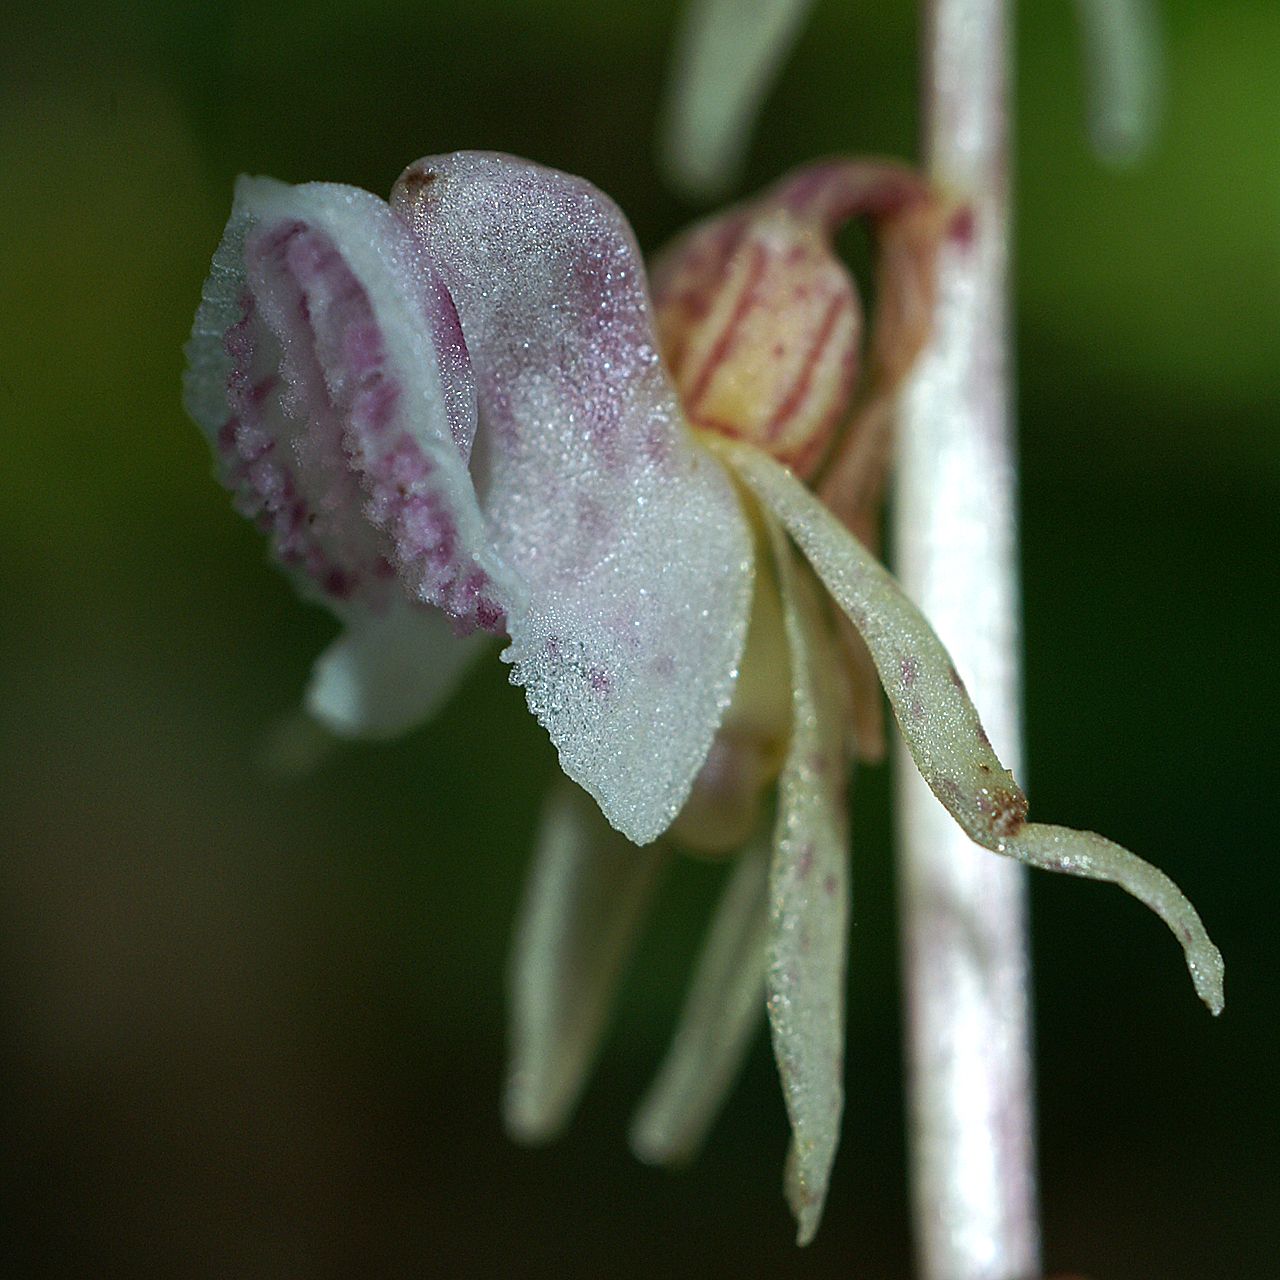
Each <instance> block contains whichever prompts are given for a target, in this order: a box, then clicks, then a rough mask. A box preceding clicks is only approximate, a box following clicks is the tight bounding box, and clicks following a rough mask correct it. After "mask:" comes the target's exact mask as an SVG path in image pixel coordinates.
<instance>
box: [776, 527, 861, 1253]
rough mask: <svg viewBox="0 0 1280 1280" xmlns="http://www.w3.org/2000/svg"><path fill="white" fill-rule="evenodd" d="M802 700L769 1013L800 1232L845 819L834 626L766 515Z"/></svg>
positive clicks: (814, 1187) (842, 879)
mask: <svg viewBox="0 0 1280 1280" xmlns="http://www.w3.org/2000/svg"><path fill="white" fill-rule="evenodd" d="M766 520H767V524H768V527H769V533H770V538H771V541H772V543H773V547H774V557H775V563H776V565H777V567H778V581H779V586H780V587H781V593H782V606H783V615H784V618H785V620H786V627H787V641H788V643H789V644H790V647H791V668H792V670H791V689H792V702H793V706H794V711H795V717H794V722H793V726H792V732H791V745H790V748H789V749H788V752H787V760H786V763H785V765H784V766H783V770H782V776H781V777H780V778H779V779H778V821H777V829H776V831H775V834H774V852H773V863H772V866H771V868H770V873H769V901H770V906H771V915H770V929H769V1004H768V1008H769V1022H770V1025H771V1027H772V1030H773V1050H774V1055H775V1057H776V1058H777V1060H778V1073H779V1075H780V1076H781V1078H782V1092H783V1097H784V1099H785V1100H786V1104H787V1116H788V1118H789V1119H790V1121H791V1133H792V1139H791V1151H790V1153H789V1154H788V1157H787V1171H786V1191H787V1199H788V1201H789V1202H790V1204H791V1210H792V1212H793V1213H794V1214H795V1215H796V1221H797V1223H798V1226H799V1243H800V1244H802V1245H803V1244H808V1243H809V1241H810V1240H812V1239H813V1235H814V1232H815V1231H816V1230H817V1229H818V1222H819V1220H820V1219H821V1217H822V1208H823V1204H824V1203H825V1200H826V1195H827V1184H828V1182H829V1181H830V1177H831V1166H832V1163H833V1161H834V1160H835V1154H836V1147H837V1146H838V1144H839V1142H840V1116H841V1112H842V1110H843V1107H844V987H845V959H846V951H847V943H848V933H849V872H848V864H849V830H848V821H847V817H846V812H847V803H848V802H847V797H846V762H845V755H844V724H843V721H842V719H841V715H840V710H841V707H842V705H843V698H842V691H841V688H840V684H839V671H838V666H837V663H838V658H837V656H836V653H835V648H834V637H833V636H832V635H831V634H830V632H829V629H828V628H829V624H828V622H827V620H826V619H825V618H824V617H823V616H822V612H821V608H820V606H819V604H818V601H817V600H816V599H815V596H814V591H813V588H812V586H811V585H810V582H809V580H808V579H807V578H806V577H805V576H804V574H803V571H801V570H800V569H799V568H798V566H797V565H796V564H795V563H794V562H793V559H792V557H793V554H794V553H793V552H792V550H791V547H790V545H789V543H788V542H787V539H786V536H785V535H784V534H783V532H782V530H781V529H780V528H779V527H778V525H777V523H776V521H774V520H773V519H772V517H768V516H767V517H766Z"/></svg>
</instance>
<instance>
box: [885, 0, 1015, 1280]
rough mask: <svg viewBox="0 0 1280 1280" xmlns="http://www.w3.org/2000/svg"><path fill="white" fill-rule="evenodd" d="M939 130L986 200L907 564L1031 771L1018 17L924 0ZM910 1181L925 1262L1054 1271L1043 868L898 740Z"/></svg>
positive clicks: (980, 201)
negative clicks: (1034, 954) (1002, 847)
mask: <svg viewBox="0 0 1280 1280" xmlns="http://www.w3.org/2000/svg"><path fill="white" fill-rule="evenodd" d="M926 16H927V19H928V21H927V24H926V26H927V31H926V50H925V65H924V119H925V124H924V130H925V136H924V146H925V155H926V162H927V165H928V168H929V171H930V173H931V175H932V176H933V177H934V179H935V180H936V181H938V182H939V183H940V184H941V185H942V187H943V188H944V189H945V190H946V192H947V193H948V194H949V195H950V196H951V197H952V198H954V199H955V200H956V201H958V202H960V203H961V204H962V205H964V206H967V207H968V208H969V209H970V210H971V217H967V216H966V217H963V218H961V219H960V221H959V222H957V223H956V224H955V225H954V226H953V229H952V234H951V235H950V236H949V237H948V239H947V241H946V243H945V244H944V246H943V249H942V255H941V260H940V266H939V281H938V284H939V292H938V307H937V313H936V322H935V332H934V335H933V338H932V341H931V343H930V346H929V348H928V350H927V351H926V352H925V354H924V355H923V357H922V358H921V362H920V367H919V370H918V372H917V374H916V375H915V376H914V377H913V379H912V382H911V385H910V387H909V389H908V392H907V394H906V396H905V397H904V403H903V409H902V421H901V424H900V445H899V450H900V452H899V457H898V466H897V482H896V500H895V507H894V530H895V542H896V547H897V564H896V570H897V574H898V577H899V579H900V580H901V582H902V584H903V586H904V587H905V589H906V591H907V593H908V594H909V595H910V596H911V597H912V598H913V599H914V600H915V601H916V603H917V604H918V605H919V606H920V607H921V609H922V610H923V612H924V614H925V616H926V617H928V618H929V620H930V621H931V622H932V624H933V626H934V627H935V628H936V630H937V632H938V634H939V636H940V637H941V638H942V640H943V642H944V643H945V644H946V645H947V647H948V648H949V649H950V651H951V654H952V657H953V658H954V660H955V664H956V667H957V669H958V670H959V672H960V674H961V676H962V677H963V679H964V681H965V684H966V685H967V686H968V689H969V692H970V694H971V695H972V697H973V700H974V702H975V703H976V705H977V708H978V711H979V712H980V714H981V716H982V719H983V722H984V723H985V725H986V726H987V729H988V732H989V734H990V736H991V739H992V742H993V744H994V746H995V748H996V751H997V752H998V753H999V755H1000V757H1001V759H1002V760H1004V761H1005V763H1006V764H1007V765H1009V766H1010V768H1011V769H1012V770H1013V772H1014V773H1015V774H1016V775H1017V776H1018V777H1019V778H1020V779H1022V778H1023V770H1022V768H1021V761H1022V743H1021V716H1020V711H1019V703H1020V685H1021V681H1020V674H1019V661H1018V647H1019V635H1018V630H1019V628H1018V586H1017V555H1016V547H1017V534H1016V522H1015V511H1014V507H1015V496H1016V471H1015V465H1014V458H1013V447H1012V443H1011V405H1010V401H1011V393H1010V374H1011V367H1010V366H1011V358H1010V346H1009V333H1008V304H1007V290H1008V258H1009V211H1008V134H1009V129H1010V119H1009V105H1008V101H1007V97H1006V93H1007V73H1008V64H1009V57H1010V50H1009V46H1010V32H1009V16H1008V12H1007V6H1006V4H1005V3H1004V0H926ZM898 765H899V768H898V780H897V788H898V800H899V805H898V813H899V815H900V848H899V857H900V868H901V869H900V895H901V904H902V914H903V929H902V934H903V941H902V946H903V966H904V971H905V987H906V1004H907V1026H906V1039H907V1058H908V1076H909V1085H908V1090H909V1097H908V1107H909V1125H910V1142H911V1153H910V1159H911V1168H912V1174H911V1179H912V1197H913V1205H914V1215H915V1224H916V1225H915V1231H916V1245H917V1252H918V1256H919V1271H920V1274H921V1276H922V1277H923V1278H924V1280H1030V1278H1031V1277H1035V1276H1038V1275H1039V1274H1040V1264H1039V1228H1038V1223H1037V1202H1036V1185H1035V1167H1034V1140H1033V1100H1032V1083H1031V1062H1030V1047H1029V1019H1030V1009H1029V997H1028V989H1027V980H1028V960H1027V950H1026V903H1025V875H1026V873H1025V870H1024V868H1023V867H1021V866H1019V865H1018V864H1017V863H1015V862H1012V861H1010V860H1008V859H1005V858H999V857H993V856H992V855H991V854H990V853H989V852H987V851H986V850H984V849H979V848H978V847H976V846H975V845H974V844H972V843H971V842H970V841H969V839H968V837H966V836H965V835H964V834H963V833H962V832H961V831H960V829H959V828H958V827H957V826H956V825H955V823H954V822H953V821H952V820H951V818H950V817H948V815H947V814H946V812H945V811H944V810H943V808H942V806H941V805H940V804H939V803H938V801H937V800H935V799H934V797H933V796H932V795H931V794H930V792H929V790H928V788H927V787H926V786H925V785H924V783H923V782H922V780H921V778H920V776H919V774H918V773H917V772H916V770H915V768H914V767H913V766H912V764H911V762H910V760H909V759H908V758H907V756H906V753H905V751H901V750H900V751H899V758H898Z"/></svg>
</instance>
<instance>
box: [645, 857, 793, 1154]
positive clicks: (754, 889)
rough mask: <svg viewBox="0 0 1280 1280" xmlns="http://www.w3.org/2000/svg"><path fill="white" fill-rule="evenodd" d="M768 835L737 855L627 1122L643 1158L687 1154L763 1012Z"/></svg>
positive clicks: (715, 1108) (735, 1069)
mask: <svg viewBox="0 0 1280 1280" xmlns="http://www.w3.org/2000/svg"><path fill="white" fill-rule="evenodd" d="M770 845H771V841H770V839H769V838H768V837H767V836H765V837H758V838H757V839H756V840H754V841H753V842H752V843H751V844H750V845H748V846H747V848H746V849H744V850H743V851H742V852H741V853H739V854H738V855H737V858H736V862H735V865H734V868H733V871H732V873H731V875H730V878H729V881H728V883H727V884H726V886H725V889H724V892H723V893H722V895H721V897H720V902H719V904H718V905H717V907H716V912H715V917H714V919H713V920H712V922H711V928H710V929H709V931H708V933H707V939H706V942H705V943H704V944H703V948H702V953H701V955H699V957H698V963H697V967H696V969H695V970H694V976H693V982H692V984H691V985H690V987H689V994H688V996H687V997H686V999H685V1004H684V1009H683V1010H682V1011H681V1014H680V1023H679V1025H678V1027H677V1029H676V1033H675V1037H674V1039H673V1040H672V1042H671V1048H670V1049H669V1050H668V1052H667V1056H666V1058H665V1059H664V1061H663V1063H662V1067H661V1069H660V1070H659V1072H658V1076H657V1079H656V1080H655V1081H654V1083H653V1085H652V1087H651V1088H650V1090H649V1092H648V1094H647V1095H646V1096H645V1099H644V1101H643V1102H642V1103H641V1105H640V1110H639V1112H638V1113H637V1115H636V1118H635V1121H634V1123H633V1124H632V1126H631V1148H632V1150H633V1151H634V1152H635V1153H636V1155H637V1156H638V1157H639V1158H640V1159H641V1160H645V1161H647V1162H648V1163H650V1164H677V1163H680V1162H683V1161H685V1160H689V1159H692V1157H693V1156H694V1155H696V1154H697V1151H698V1148H699V1147H700V1146H701V1145H702V1141H703V1139H704V1138H705V1137H706V1133H707V1130H708V1129H709V1128H710V1127H711V1124H712V1122H713V1121H714V1120H715V1118H716V1113H717V1111H718V1110H719V1109H720V1104H721V1103H722V1102H723V1101H724V1097H725V1095H726V1093H728V1091H729V1089H730V1088H731V1087H732V1085H733V1082H734V1079H735V1078H736V1076H737V1074H738V1071H739V1069H740V1068H741V1066H742V1060H743V1058H744V1057H745V1056H746V1053H747V1050H748V1049H749V1048H750V1047H751V1041H752V1039H753V1037H754V1036H755V1033H756V1030H757V1028H758V1027H759V1026H760V1020H761V1018H762V1017H763V1016H764V997H765V963H766V961H765V946H766V934H767V930H768V924H769V909H768V899H767V896H766V893H767V885H768V875H769V857H770Z"/></svg>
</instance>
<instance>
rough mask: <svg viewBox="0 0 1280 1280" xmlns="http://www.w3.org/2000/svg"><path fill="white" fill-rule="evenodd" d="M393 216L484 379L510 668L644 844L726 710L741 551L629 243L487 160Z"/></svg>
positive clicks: (716, 471)
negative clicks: (420, 249)
mask: <svg viewBox="0 0 1280 1280" xmlns="http://www.w3.org/2000/svg"><path fill="white" fill-rule="evenodd" d="M392 204H393V206H394V208H395V209H396V210H397V212H399V213H400V214H401V216H402V217H403V218H404V219H405V220H406V221H407V222H408V223H409V224H410V225H412V227H413V228H414V230H415V232H416V234H417V236H418V237H419V240H420V242H421V243H422V244H423V246H424V247H425V249H426V251H427V253H428V254H429V256H430V258H431V261H432V262H433V263H434V264H435V266H436V268H437V269H438V270H439V272H440V276H441V278H442V280H443V282H444V284H445V286H446V288H447V289H448V291H449V294H450V296H451V297H452V299H453V302H454V304H455V305H456V307H457V313H458V318H459V321H460V323H461V327H462V333H463V337H464V339H465V343H466V348H467V350H468V352H469V353H470V358H471V362H472V365H473V367H474V369H475V376H476V395H477V401H478V406H479V412H480V420H481V424H482V425H481V429H480V432H479V434H478V436H477V440H476V445H475V449H474V451H473V459H472V469H473V471H474V473H475V475H476V487H477V491H478V493H479V495H480V501H481V504H482V507H483V511H484V515H485V521H486V524H487V527H488V529H489V532H490V535H491V537H492V539H493V545H494V547H495V549H496V551H497V553H498V554H500V555H501V557H502V560H503V562H504V563H506V564H509V565H510V566H511V568H512V570H513V572H514V573H515V574H517V575H518V577H519V579H520V580H521V582H522V583H523V584H524V585H525V587H526V591H527V594H526V597H525V600H526V605H525V607H524V608H523V609H520V610H516V609H510V610H508V630H509V632H510V635H511V645H510V647H509V648H508V649H507V650H506V652H505V653H504V654H503V658H504V660H506V661H508V662H510V663H511V664H512V667H513V670H512V679H513V680H514V681H515V683H517V684H519V685H521V686H522V687H523V688H524V690H525V694H526V696H527V698H528V702H529V707H530V709H531V710H532V712H533V713H534V715H535V716H536V717H537V718H538V720H539V721H540V722H541V723H542V724H543V725H544V726H545V727H546V729H547V731H548V733H549V734H550V736H551V739H552V741H553V742H554V743H555V745H556V747H557V749H558V750H559V753H560V762H561V765H562V767H563V768H564V771H565V772H566V773H567V774H568V775H569V776H570V777H571V778H573V779H574V780H575V781H576V782H578V783H579V784H580V785H581V786H583V787H584V788H585V789H586V790H587V791H589V792H590V793H591V794H592V795H593V796H594V797H595V798H596V800H597V801H598V802H599V804H600V807H601V809H602V810H603V812H604V814H605V816H606V817H607V818H608V819H609V821H610V822H611V823H613V824H614V825H615V826H616V827H617V828H618V829H619V830H620V831H622V832H623V833H624V834H626V835H627V836H628V837H629V838H630V839H632V840H634V841H635V842H636V843H637V844H644V843H647V842H648V841H651V840H653V839H654V838H655V837H656V836H658V835H659V834H660V833H661V832H662V831H664V830H665V829H666V827H667V826H668V825H669V824H670V822H671V820H672V819H673V818H674V817H675V815H676V813H677V811H678V810H679V809H680V807H681V805H682V804H683V803H684V801H685V799H686V797H687V796H688V794H689V790H690V787H691V786H692V783H693V779H694V777H695V775H696V774H697V772H698V770H699V769H700V768H701V767H702V764H703V762H704V761H705V759H706V757H707V752H708V750H709V748H710V746H711V742H712V739H713V737H714V735H715V732H716V729H717V727H718V726H719V724H720V720H721V718H722V716H723V714H724V712H725V709H726V708H727V707H728V705H729V702H730V700H731V697H732V693H733V685H734V680H735V678H736V670H737V665H738V662H739V659H740V658H741V655H742V650H743V645H744V643H745V639H746V633H747V620H748V611H749V607H750V600H751V579H752V568H753V555H752V545H751V534H750V530H749V528H748V526H747V523H746V520H745V518H744V516H743V514H742V510H741V505H740V503H739V501H738V497H737V495H736V493H735V492H734V489H733V486H732V483H731V481H730V480H729V477H728V476H727V475H726V474H725V472H724V469H723V468H722V467H721V465H720V463H719V462H718V460H716V459H715V458H713V457H711V456H710V455H709V454H708V453H707V452H706V451H705V450H702V449H699V448H697V446H696V445H695V444H694V442H693V440H692V438H691V436H690V433H689V431H688V428H687V427H686V425H685V422H684V419H683V416H682V414H681V411H680V406H679V404H678V402H677V399H676V395H675V392H674V389H673V388H672V386H671V383H670V381H669V379H668V377H667V374H666V371H665V369H664V368H663V365H662V361H661V359H660V358H659V355H658V351H657V346H656V340H655V338H654V332H653V319H652V314H651V310H650V304H649V297H648V290H647V287H646V280H645V272H644V264H643V261H642V259H641V257H640V252H639V249H638V248H637V246H636V244H635V239H634V236H633V235H632V233H631V229H630V227H629V226H628V224H627V222H626V219H625V218H624V217H623V216H622V213H621V212H620V211H619V209H618V208H617V206H616V205H615V204H614V203H613V202H612V201H611V200H609V199H608V197H607V196H605V195H603V194H602V193H601V192H599V191H597V190H596V189H595V188H594V187H593V186H591V184H590V183H588V182H585V181H583V180H582V179H580V178H574V177H570V176H569V175H567V174H562V173H557V172H555V171H553V170H550V169H544V168H542V167H541V166H539V165H535V164H532V163H530V162H529V161H525V160H517V159H515V158H513V157H510V156H501V155H494V154H490V153H483V152H457V153H455V154H453V155H448V156H433V157H428V158H427V159H424V160H420V161H418V162H417V163H415V164H413V165H411V166H410V167H409V169H408V170H406V171H405V173H404V174H403V175H402V176H401V178H400V180H399V181H398V182H397V184H396V187H395V190H394V192H393V193H392Z"/></svg>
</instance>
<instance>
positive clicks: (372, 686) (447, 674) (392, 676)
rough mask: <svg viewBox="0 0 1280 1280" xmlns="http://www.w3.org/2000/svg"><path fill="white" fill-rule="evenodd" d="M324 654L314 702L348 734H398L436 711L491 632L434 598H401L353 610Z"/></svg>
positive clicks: (321, 717)
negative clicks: (380, 608)
mask: <svg viewBox="0 0 1280 1280" xmlns="http://www.w3.org/2000/svg"><path fill="white" fill-rule="evenodd" d="M348 612H349V616H348V620H347V625H346V628H345V629H344V631H343V633H342V635H340V636H339V637H338V638H337V639H336V640H335V641H334V642H333V643H332V644H331V645H330V646H329V647H328V648H327V649H326V650H325V651H324V653H322V654H321V655H320V657H319V658H317V659H316V662H315V666H314V667H313V668H312V671H311V683H310V684H309V685H308V686H307V695H306V706H307V710H308V711H309V712H310V713H311V715H312V716H314V717H315V719H317V720H318V721H320V723H321V724H323V725H324V726H325V727H326V728H327V729H329V730H330V731H331V732H333V733H336V734H337V735H338V736H339V737H343V738H393V737H395V736H396V735H398V734H401V733H404V732H405V731H407V730H409V729H412V728H413V727H414V726H415V725H418V724H422V723H424V722H425V721H427V720H429V719H431V717H432V716H434V715H435V713H436V712H437V711H439V710H440V708H441V707H442V706H443V705H444V704H445V702H447V701H448V699H449V697H450V695H451V694H452V693H453V692H454V690H455V689H456V688H457V687H458V685H459V684H460V683H461V681H462V678H463V677H464V676H465V675H466V673H467V670H468V668H469V667H470V666H471V664H472V662H473V661H474V660H475V659H476V658H477V657H478V656H479V655H480V654H481V653H482V652H483V651H484V649H485V647H486V646H485V633H484V632H482V631H474V632H472V633H471V634H470V635H468V636H458V635H457V634H456V624H455V623H454V622H453V621H452V620H451V619H450V618H448V617H447V616H446V615H445V614H443V613H441V612H440V610H438V609H433V608H431V607H429V606H427V605H418V604H412V603H410V602H409V601H407V600H397V601H393V602H392V604H391V606H390V607H389V608H388V609H387V610H386V612H384V613H373V612H372V611H366V610H350V611H348Z"/></svg>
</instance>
